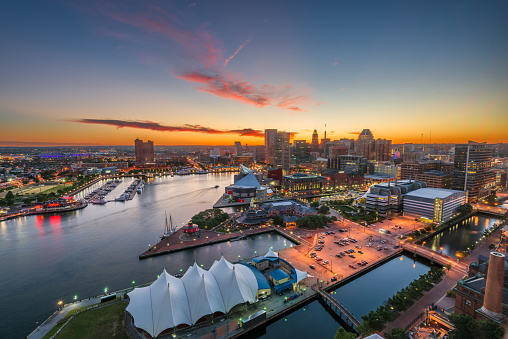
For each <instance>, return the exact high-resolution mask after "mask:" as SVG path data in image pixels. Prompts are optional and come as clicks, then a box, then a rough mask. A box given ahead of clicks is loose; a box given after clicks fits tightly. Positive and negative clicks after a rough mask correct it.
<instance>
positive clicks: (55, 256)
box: [0, 174, 289, 338]
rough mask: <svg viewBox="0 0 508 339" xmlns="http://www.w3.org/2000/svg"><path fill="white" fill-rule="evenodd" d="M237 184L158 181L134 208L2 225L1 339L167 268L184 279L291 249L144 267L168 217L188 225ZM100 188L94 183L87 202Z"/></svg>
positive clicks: (210, 179)
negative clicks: (61, 308) (194, 269)
mask: <svg viewBox="0 0 508 339" xmlns="http://www.w3.org/2000/svg"><path fill="white" fill-rule="evenodd" d="M132 181H133V179H132V178H126V179H124V180H123V182H122V183H121V184H120V185H119V186H118V187H117V188H115V189H114V190H113V191H112V192H111V193H110V194H109V195H108V196H107V200H114V198H115V197H118V196H120V194H122V193H123V192H124V191H125V189H126V188H127V187H128V186H129V185H130V183H131V182H132ZM232 181H233V175H232V174H217V175H214V174H209V175H199V176H197V175H196V176H184V177H179V176H176V177H165V178H156V179H154V180H153V182H152V183H151V184H148V185H147V186H146V188H145V189H144V190H143V193H141V194H136V196H135V197H134V199H133V200H131V201H127V202H114V201H113V202H109V203H107V204H106V205H103V206H102V205H89V206H88V207H87V208H85V209H82V210H78V211H74V212H68V213H64V214H60V215H49V214H48V215H40V216H27V217H24V218H18V219H13V220H7V221H4V222H0V258H2V260H0V272H1V276H2V279H0V290H1V291H2V302H1V303H0V328H2V337H5V338H20V337H24V336H25V335H27V334H28V333H30V332H31V331H32V330H33V329H35V327H36V322H39V323H40V322H42V321H44V320H45V319H46V318H47V317H48V316H50V315H51V314H52V313H53V312H54V311H55V309H56V307H57V302H58V301H59V300H63V301H64V302H69V301H71V300H72V299H73V297H74V295H77V296H78V299H80V298H88V297H91V296H96V295H98V294H100V293H102V292H103V291H104V288H105V287H108V290H109V291H115V290H119V289H123V288H126V287H128V286H130V285H132V281H136V284H142V283H148V282H151V281H153V280H154V279H155V278H156V277H157V275H158V274H160V273H161V272H162V270H163V268H164V267H165V268H166V270H167V271H168V272H170V273H177V272H179V271H180V270H186V269H187V267H188V266H190V265H192V264H193V263H194V260H197V262H198V263H199V264H203V266H204V267H209V266H211V265H212V263H213V260H214V259H218V258H219V257H220V255H221V254H222V253H223V254H224V256H225V257H226V259H228V260H231V261H234V260H238V255H240V256H241V257H242V258H243V257H249V256H253V255H254V254H255V253H254V251H257V252H258V253H265V252H267V251H268V248H269V247H272V246H273V248H274V250H278V249H281V248H284V246H285V241H286V240H285V239H284V238H282V237H280V236H279V235H277V234H263V235H260V236H256V237H253V238H250V239H249V240H242V241H236V242H233V243H229V242H225V243H221V244H217V245H213V246H208V247H201V248H196V249H192V250H186V251H181V252H176V253H173V254H171V255H164V256H159V257H153V258H149V259H146V260H139V258H138V255H139V254H140V253H142V252H144V251H145V250H146V249H147V248H148V244H154V243H155V241H157V240H158V239H159V236H160V235H161V234H162V233H163V232H164V223H165V212H167V214H168V215H171V216H172V219H173V222H174V223H176V224H177V225H180V226H181V225H183V224H184V223H186V222H187V221H188V220H189V219H190V218H191V217H192V216H193V215H194V214H195V213H197V212H199V211H201V210H204V209H207V208H211V207H212V206H213V204H214V203H215V202H216V201H217V200H218V198H219V196H220V195H221V194H222V193H223V191H224V187H225V186H226V185H229V184H231V183H232ZM101 185H102V183H97V184H95V185H94V186H93V187H91V188H89V189H88V190H87V191H86V192H84V193H82V195H86V194H87V193H88V192H90V191H92V190H94V189H96V188H98V187H100V186H101ZM215 185H219V186H220V188H217V189H216V188H214V186H215ZM286 246H289V244H288V243H287V241H286Z"/></svg>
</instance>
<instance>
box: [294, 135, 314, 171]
mask: <svg viewBox="0 0 508 339" xmlns="http://www.w3.org/2000/svg"><path fill="white" fill-rule="evenodd" d="M309 146H310V145H309V144H308V143H307V141H305V140H295V141H294V142H293V152H292V154H291V156H292V158H293V159H294V163H295V165H297V166H298V165H300V164H302V163H310V162H311V160H312V158H311V157H310V147H309Z"/></svg>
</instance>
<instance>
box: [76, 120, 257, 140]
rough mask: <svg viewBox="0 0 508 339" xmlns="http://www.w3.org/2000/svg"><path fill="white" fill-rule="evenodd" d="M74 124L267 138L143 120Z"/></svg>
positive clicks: (245, 132)
mask: <svg viewBox="0 0 508 339" xmlns="http://www.w3.org/2000/svg"><path fill="white" fill-rule="evenodd" d="M71 121H72V122H78V123H82V124H93V125H108V126H114V127H117V128H123V127H129V128H137V129H146V130H151V131H157V132H197V133H206V134H237V135H239V136H251V137H258V138H262V137H264V136H265V134H264V132H263V131H261V130H255V129H252V128H243V129H233V130H218V129H215V128H210V127H205V126H201V125H192V124H184V125H183V126H168V125H162V124H160V123H158V122H153V121H142V120H118V119H78V120H71Z"/></svg>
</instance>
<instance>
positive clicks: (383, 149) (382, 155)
mask: <svg viewBox="0 0 508 339" xmlns="http://www.w3.org/2000/svg"><path fill="white" fill-rule="evenodd" d="M355 148H356V154H357V155H359V156H362V157H364V158H366V159H367V160H370V161H390V160H391V151H392V141H391V140H386V139H377V140H375V139H374V135H372V132H371V131H370V130H369V129H364V130H363V131H362V132H361V133H360V135H359V136H358V141H357V142H356V144H355Z"/></svg>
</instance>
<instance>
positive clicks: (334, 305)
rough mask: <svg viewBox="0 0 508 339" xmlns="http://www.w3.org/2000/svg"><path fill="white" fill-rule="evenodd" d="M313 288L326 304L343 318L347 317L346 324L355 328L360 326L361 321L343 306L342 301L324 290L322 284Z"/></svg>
mask: <svg viewBox="0 0 508 339" xmlns="http://www.w3.org/2000/svg"><path fill="white" fill-rule="evenodd" d="M312 288H313V289H314V291H316V292H317V295H318V297H319V298H321V299H323V301H324V302H325V304H326V305H327V306H328V307H330V309H331V310H332V311H333V312H335V313H336V314H337V315H338V316H339V317H340V318H341V319H343V318H346V319H344V320H345V321H346V324H348V325H351V326H352V327H353V328H357V327H358V326H360V324H361V323H360V321H359V320H358V319H356V317H355V316H354V315H353V314H352V313H351V312H349V311H348V310H347V309H346V308H345V307H344V306H342V304H341V303H340V302H338V301H337V300H336V299H334V298H332V297H331V296H330V294H328V293H327V292H325V291H323V290H322V289H321V287H320V286H315V287H314V286H313V287H312ZM343 316H344V317H343Z"/></svg>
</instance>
